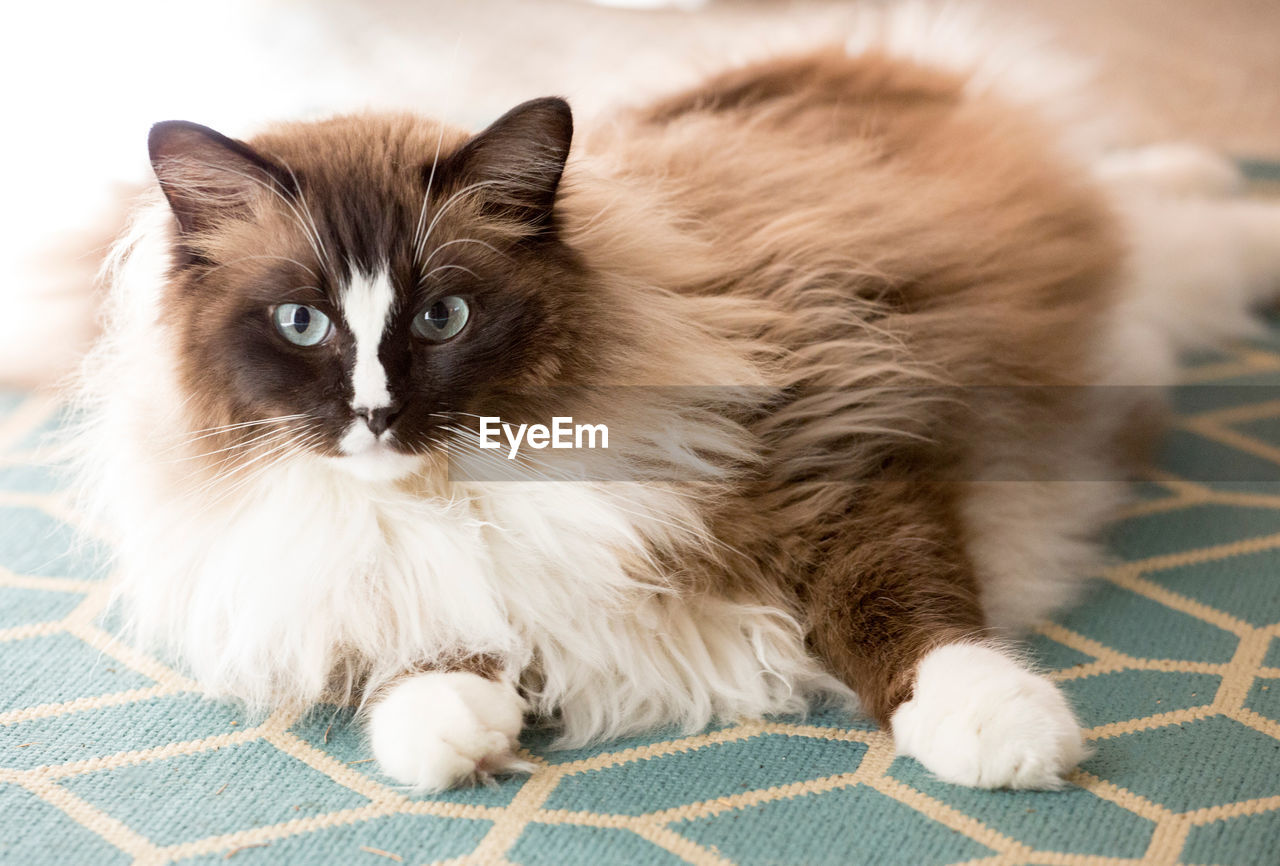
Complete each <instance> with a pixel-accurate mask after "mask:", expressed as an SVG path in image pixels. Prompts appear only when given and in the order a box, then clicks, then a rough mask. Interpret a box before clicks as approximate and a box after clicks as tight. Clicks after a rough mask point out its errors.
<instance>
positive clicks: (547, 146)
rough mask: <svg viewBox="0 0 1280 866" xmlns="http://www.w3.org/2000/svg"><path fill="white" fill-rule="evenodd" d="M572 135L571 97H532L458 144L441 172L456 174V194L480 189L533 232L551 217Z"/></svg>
mask: <svg viewBox="0 0 1280 866" xmlns="http://www.w3.org/2000/svg"><path fill="white" fill-rule="evenodd" d="M572 140H573V112H571V111H570V110H569V103H567V102H565V101H564V100H563V99H560V98H559V97H554V96H551V97H545V98H543V99H531V100H529V101H528V102H524V103H521V104H520V105H517V106H516V107H515V108H513V109H511V110H510V111H508V112H507V113H506V114H504V115H502V117H500V118H498V119H497V120H495V121H494V122H493V123H492V124H491V125H490V126H489V127H488V128H487V129H485V130H484V131H483V132H481V133H479V134H478V135H476V136H475V137H474V138H472V139H471V140H470V141H468V142H467V143H466V144H464V145H463V146H462V147H461V148H459V149H458V150H457V151H456V152H455V153H454V154H453V155H452V156H451V157H449V160H448V162H447V163H446V164H445V165H444V166H443V167H442V168H443V169H444V171H443V172H442V175H443V176H445V177H447V178H450V179H452V184H451V185H452V186H453V190H452V191H453V194H455V195H475V196H476V199H477V201H479V202H481V203H482V205H483V206H484V208H485V209H486V210H488V211H490V212H491V213H495V214H496V215H499V216H501V217H503V218H504V219H509V220H511V221H512V222H513V223H515V224H516V225H517V226H522V227H527V228H528V229H529V230H530V233H533V232H536V231H538V230H539V229H542V228H545V227H547V226H548V225H550V223H551V211H552V208H553V206H554V205H555V200H556V190H557V189H559V186H560V177H561V175H562V174H563V173H564V164H565V160H566V159H567V158H568V156H569V145H570V143H571V142H572ZM430 168H431V167H430V166H427V167H426V170H425V171H424V177H427V176H429V171H430ZM437 180H439V178H437ZM472 185H474V186H472ZM469 186H470V187H471V189H470V190H467V187H469Z"/></svg>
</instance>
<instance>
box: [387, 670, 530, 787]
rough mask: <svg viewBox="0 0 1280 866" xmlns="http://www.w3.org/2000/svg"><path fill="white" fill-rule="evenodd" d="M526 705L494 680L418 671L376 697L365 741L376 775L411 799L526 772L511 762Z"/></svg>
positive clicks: (506, 682) (508, 684)
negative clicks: (403, 788) (407, 789)
mask: <svg viewBox="0 0 1280 866" xmlns="http://www.w3.org/2000/svg"><path fill="white" fill-rule="evenodd" d="M525 709H526V704H525V701H524V699H523V698H522V697H521V696H520V694H519V693H518V692H517V691H516V688H515V685H514V684H513V683H512V682H510V681H509V680H507V679H504V678H502V677H500V676H497V675H495V676H492V677H490V676H483V675H481V674H479V673H473V672H471V671H461V670H450V671H426V672H419V673H412V674H408V675H406V676H403V677H401V678H400V679H397V680H395V681H394V682H392V683H391V684H389V685H387V686H385V687H384V688H382V689H381V690H380V694H379V695H378V697H377V698H376V699H375V700H374V701H373V702H372V706H371V708H370V709H369V721H368V733H369V741H370V744H371V745H372V747H373V754H374V757H375V758H376V759H377V761H378V764H379V766H380V767H381V768H382V770H383V772H384V773H386V774H387V775H388V776H390V777H391V778H393V779H395V780H396V781H398V782H401V783H403V784H405V785H411V786H412V787H413V788H414V789H415V790H418V791H442V790H444V789H446V788H450V787H453V786H455V785H458V784H461V783H464V782H468V781H473V780H477V779H482V778H484V777H486V776H489V775H494V774H498V773H504V772H529V771H531V770H532V769H533V767H532V766H531V765H530V764H529V763H528V762H526V761H524V760H522V759H521V758H519V757H518V756H517V755H516V743H517V739H518V738H519V736H520V730H521V728H522V727H523V725H524V713H525Z"/></svg>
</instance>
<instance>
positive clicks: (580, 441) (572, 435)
mask: <svg viewBox="0 0 1280 866" xmlns="http://www.w3.org/2000/svg"><path fill="white" fill-rule="evenodd" d="M597 436H599V440H600V444H599V445H597V444H596V437H597ZM500 439H506V441H507V459H508V460H515V459H516V455H517V454H519V453H520V445H521V443H523V444H525V445H528V446H529V447H530V448H534V449H536V450H539V451H541V450H542V449H543V448H548V447H550V448H608V447H609V428H608V427H607V426H606V425H604V424H574V423H573V418H571V417H568V416H557V417H555V418H552V419H551V426H550V427H547V426H546V425H545V424H521V425H520V426H518V427H513V426H512V425H510V424H504V423H502V419H501V418H498V417H496V416H481V418H480V447H481V448H488V449H490V450H493V449H496V448H501V447H502V442H501V441H500ZM584 442H585V444H584Z"/></svg>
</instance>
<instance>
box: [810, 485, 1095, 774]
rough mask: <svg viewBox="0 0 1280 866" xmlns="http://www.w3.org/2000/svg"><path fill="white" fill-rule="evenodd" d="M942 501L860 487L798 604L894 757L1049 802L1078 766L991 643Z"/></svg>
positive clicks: (1042, 702) (1060, 721)
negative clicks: (1030, 792)
mask: <svg viewBox="0 0 1280 866" xmlns="http://www.w3.org/2000/svg"><path fill="white" fill-rule="evenodd" d="M954 493H955V491H954V490H948V489H946V488H943V487H941V486H933V487H931V486H930V485H928V484H920V483H906V482H904V483H884V484H874V485H870V486H869V487H868V489H867V491H866V495H864V496H863V497H861V498H860V500H859V502H858V506H857V507H856V508H855V509H853V511H852V512H851V513H850V514H849V516H848V517H847V518H845V521H844V524H845V525H844V526H842V527H841V531H840V532H839V533H837V534H835V535H833V536H832V537H831V538H832V540H831V541H830V543H829V544H828V546H827V549H826V551H825V559H824V561H823V563H822V564H821V566H820V567H819V568H818V569H817V571H816V572H815V574H814V575H813V579H812V582H811V585H810V586H809V587H808V591H807V598H806V601H807V605H808V614H809V621H810V625H811V628H812V640H813V645H814V647H815V649H816V650H817V651H818V653H819V654H820V655H821V656H822V658H823V660H824V661H825V662H826V663H827V665H828V666H829V667H830V669H831V670H832V672H833V673H835V674H836V675H837V676H839V677H840V678H841V679H843V680H844V681H845V682H846V683H847V684H848V685H849V686H851V687H852V688H853V689H854V690H855V691H856V692H857V693H858V696H859V698H860V700H861V702H862V705H863V708H864V710H866V711H867V712H869V713H870V714H871V715H872V716H873V717H874V718H875V719H876V720H877V721H878V722H880V724H882V725H886V726H888V727H889V728H890V729H891V730H892V733H893V738H894V743H895V745H896V747H897V749H898V751H899V752H900V753H901V754H904V755H908V756H910V757H913V758H915V759H917V760H918V761H920V763H922V764H923V765H924V766H925V767H926V768H927V769H929V770H931V771H932V772H933V773H935V774H936V775H937V776H938V777H939V778H941V779H943V780H945V781H948V782H953V783H955V784H961V785H970V786H975V787H984V788H1002V787H1011V788H1056V787H1059V786H1060V785H1061V784H1062V780H1063V778H1064V777H1065V776H1066V775H1067V774H1068V773H1069V772H1070V771H1071V770H1072V769H1073V768H1074V767H1075V766H1076V764H1077V763H1079V761H1080V760H1081V759H1082V758H1083V756H1084V754H1085V748H1084V744H1083V740H1082V737H1081V734H1080V726H1079V723H1078V722H1077V721H1076V718H1075V715H1074V714H1073V713H1072V711H1071V708H1070V706H1069V705H1068V704H1067V702H1066V700H1065V698H1063V696H1062V694H1061V693H1060V692H1059V691H1058V689H1057V687H1056V686H1054V685H1053V683H1051V682H1049V681H1048V680H1047V679H1045V678H1044V677H1042V676H1040V675H1038V674H1036V673H1034V672H1032V671H1031V670H1030V669H1029V668H1028V667H1027V666H1026V665H1024V664H1023V663H1022V662H1021V661H1020V660H1018V658H1017V657H1016V656H1014V655H1013V654H1011V653H1008V652H1007V651H1005V650H1004V649H1002V648H1001V646H1000V645H999V644H998V643H996V642H994V641H993V640H992V639H991V638H990V636H989V634H988V633H987V631H986V629H985V627H984V624H983V614H982V609H981V603H980V600H979V594H978V588H977V584H976V580H975V578H974V574H973V569H972V566H971V564H970V563H969V560H968V556H967V554H966V552H965V550H964V546H963V543H962V538H963V532H962V530H961V528H960V526H959V521H958V519H957V518H956V517H955V516H954V512H955V508H954Z"/></svg>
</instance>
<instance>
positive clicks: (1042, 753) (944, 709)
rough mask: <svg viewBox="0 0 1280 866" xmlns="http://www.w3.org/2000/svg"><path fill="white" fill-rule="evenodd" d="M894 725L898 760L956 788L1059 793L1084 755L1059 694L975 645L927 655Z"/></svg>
mask: <svg viewBox="0 0 1280 866" xmlns="http://www.w3.org/2000/svg"><path fill="white" fill-rule="evenodd" d="M891 721H892V727H893V739H894V744H895V745H896V746H897V749H898V752H899V753H900V754H903V755H909V756H910V757H913V758H915V759H916V760H918V761H919V762H920V763H921V764H924V766H925V767H926V768H927V769H929V770H930V771H932V772H933V773H934V775H936V776H937V777H938V778H939V779H942V780H943V781H946V782H952V783H954V784H957V785H968V786H971V787H975V788H1059V787H1061V786H1062V782H1063V777H1064V776H1065V775H1066V774H1067V773H1069V772H1071V770H1072V769H1073V768H1074V767H1075V766H1076V764H1078V763H1079V762H1080V761H1081V759H1083V758H1084V757H1085V754H1086V752H1085V747H1084V742H1083V740H1082V738H1081V735H1080V724H1079V722H1077V721H1076V717H1075V714H1074V713H1072V711H1071V707H1070V706H1069V705H1068V704H1067V701H1066V699H1065V698H1064V697H1063V696H1062V693H1061V692H1059V691H1058V688H1057V687H1056V686H1055V685H1054V684H1053V683H1051V682H1049V681H1048V680H1047V679H1045V678H1044V677H1041V676H1038V675H1036V674H1034V673H1032V672H1030V671H1028V670H1027V669H1025V668H1024V667H1022V666H1021V665H1019V664H1018V663H1017V662H1016V661H1014V660H1013V659H1011V658H1009V657H1008V656H1006V655H1004V654H1003V653H1001V652H999V651H998V650H996V649H993V648H991V647H988V646H982V645H980V644H949V645H947V646H943V647H939V648H938V649H935V650H933V651H932V652H930V653H929V654H928V655H926V656H925V657H924V659H923V660H921V662H920V665H919V667H918V668H917V670H916V684H915V692H914V694H913V695H912V698H911V700H909V701H907V702H906V703H904V704H903V705H902V706H900V707H899V708H898V709H897V711H895V712H894V714H893V718H892V720H891Z"/></svg>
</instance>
